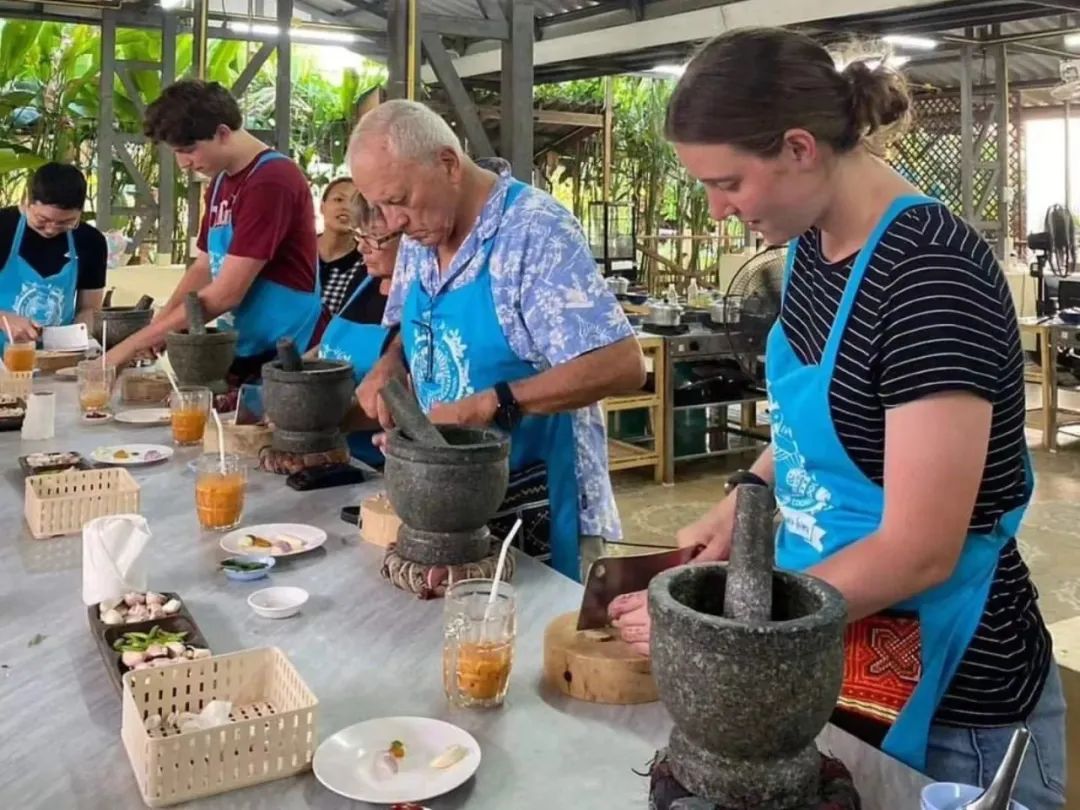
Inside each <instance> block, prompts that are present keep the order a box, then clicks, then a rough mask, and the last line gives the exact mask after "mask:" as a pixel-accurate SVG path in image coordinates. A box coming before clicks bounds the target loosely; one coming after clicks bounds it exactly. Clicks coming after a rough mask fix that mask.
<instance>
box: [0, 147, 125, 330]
mask: <svg viewBox="0 0 1080 810" xmlns="http://www.w3.org/2000/svg"><path fill="white" fill-rule="evenodd" d="M85 202H86V178H85V177H83V174H82V172H81V171H79V170H78V169H77V168H75V167H74V166H67V165H64V164H61V163H46V164H45V165H44V166H42V167H41V168H39V169H38V170H37V171H36V172H34V176H33V177H32V178H31V179H30V184H29V188H28V189H27V201H26V204H25V205H24V206H23V207H22V208H21V209H20V208H16V207H14V206H12V207H10V208H3V209H0V256H3V257H6V261H4V264H3V266H2V267H0V314H3V316H4V318H5V319H6V320H7V325H8V327H9V328H10V330H11V337H13V338H14V339H15V340H36V339H37V338H38V336H39V334H40V332H41V328H42V327H45V326H62V325H65V324H70V323H75V322H76V321H79V322H83V323H87V324H89V323H90V321H91V319H92V318H93V315H94V311H95V310H98V309H100V308H101V299H102V294H103V290H104V287H105V270H106V262H107V259H108V252H109V251H108V247H107V246H106V243H105V237H104V236H103V235H102V233H101V231H99V230H98V229H97V228H95V227H94V226H92V225H87V224H86V223H84V222H83V221H82V210H83V204H84V203H85ZM7 337H8V335H7V331H6V330H4V331H3V332H0V348H2V347H3V344H4V342H5V341H6V340H7Z"/></svg>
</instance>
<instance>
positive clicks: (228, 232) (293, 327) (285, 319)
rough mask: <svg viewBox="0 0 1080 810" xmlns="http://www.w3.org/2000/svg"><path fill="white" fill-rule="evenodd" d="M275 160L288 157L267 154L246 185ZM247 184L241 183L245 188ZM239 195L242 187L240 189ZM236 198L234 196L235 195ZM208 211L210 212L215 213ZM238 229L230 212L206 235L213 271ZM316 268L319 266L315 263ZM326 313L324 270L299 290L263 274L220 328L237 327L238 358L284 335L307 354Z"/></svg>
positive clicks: (255, 352)
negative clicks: (321, 286)
mask: <svg viewBox="0 0 1080 810" xmlns="http://www.w3.org/2000/svg"><path fill="white" fill-rule="evenodd" d="M271 160H288V158H287V157H285V155H282V154H280V153H278V152H265V153H264V154H263V155H262V157H260V158H259V159H258V161H256V163H255V165H254V166H253V167H252V168H251V171H250V172H249V173H248V176H247V177H246V178H245V179H244V182H245V183H246V182H247V181H248V180H249V179H251V175H253V174H255V172H257V171H258V170H259V167H260V166H263V165H264V164H266V163H269V162H270V161H271ZM224 177H225V173H224V172H222V173H221V174H219V175H218V176H217V178H216V179H215V180H214V190H213V193H212V194H211V195H210V212H212V211H213V210H214V206H215V205H217V197H218V190H219V189H220V187H221V181H222V179H223V178H224ZM241 188H242V186H241ZM237 195H239V191H238V192H237ZM234 199H235V197H234ZM210 212H208V214H207V215H208V216H209V215H210ZM232 238H233V227H232V216H231V211H230V217H229V221H228V222H226V223H224V224H220V225H214V226H212V227H211V228H210V230H209V232H208V233H207V237H206V248H207V253H208V254H209V255H210V275H211V277H213V278H217V276H218V273H220V272H221V266H222V264H223V263H224V262H225V256H226V255H227V254H228V253H229V246H230V245H231V244H232ZM312 269H313V271H314V266H313V268H312ZM321 313H322V296H321V294H320V292H319V274H318V272H315V284H314V289H312V290H310V291H307V292H305V291H303V290H294V289H291V288H289V287H286V286H284V285H282V284H278V283H277V282H276V281H271V280H270V279H266V278H263V277H262V276H261V275H260V276H259V277H258V278H256V279H255V281H254V282H252V284H251V286H250V287H249V288H248V291H247V294H246V295H245V296H244V300H243V301H241V302H240V305H239V306H238V307H236V309H234V310H233V311H232V312H231V313H226V314H224V315H221V316H220V317H219V318H218V326H219V327H221V328H224V329H235V330H236V332H237V333H238V334H237V341H236V355H237V357H257V356H258V355H261V354H266V353H267V352H272V351H274V350H275V349H276V348H277V342H278V340H279V339H280V338H283V337H289V338H292V340H293V342H294V343H295V344H296V348H297V349H298V350H299V351H300V352H301V353H303V352H304V351H306V350H307V348H308V347H309V346H310V345H311V339H312V337H313V336H314V334H315V327H316V326H317V325H318V322H319V316H320V314H321Z"/></svg>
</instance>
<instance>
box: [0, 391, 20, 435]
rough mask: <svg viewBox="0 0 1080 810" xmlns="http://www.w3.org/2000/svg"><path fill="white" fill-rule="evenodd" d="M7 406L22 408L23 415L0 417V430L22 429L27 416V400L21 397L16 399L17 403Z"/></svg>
mask: <svg viewBox="0 0 1080 810" xmlns="http://www.w3.org/2000/svg"><path fill="white" fill-rule="evenodd" d="M5 407H15V408H22V409H23V415H22V416H5V417H0V431H6V430H22V426H23V420H24V419H25V418H26V400H24V399H23V398H22V397H19V398H17V399H16V400H15V404H14V405H11V406H5Z"/></svg>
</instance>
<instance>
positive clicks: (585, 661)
mask: <svg viewBox="0 0 1080 810" xmlns="http://www.w3.org/2000/svg"><path fill="white" fill-rule="evenodd" d="M577 621H578V614H577V612H576V611H575V612H573V613H564V614H563V615H562V616H559V617H558V618H556V619H554V620H553V621H552V622H551V624H549V625H548V626H547V630H545V631H544V680H546V681H547V682H548V684H550V685H551V686H553V687H555V688H557V689H558V690H559V691H561V692H563V693H565V694H567V695H569V696H570V697H572V698H577V699H578V700H587V701H589V702H590V703H615V704H619V705H628V704H631V703H651V702H652V701H654V700H657V699H658V696H657V694H656V683H655V682H654V681H653V677H652V666H651V662H650V661H649V659H648V658H646V657H644V656H642V655H638V654H637V653H636V652H634V651H633V650H632V649H630V646H629V645H628V644H626V642H624V641H622V640H621V639H620V638H619V637H618V634H617V632H616V631H615V630H613V629H611V628H608V629H606V630H581V631H579V630H578V629H577Z"/></svg>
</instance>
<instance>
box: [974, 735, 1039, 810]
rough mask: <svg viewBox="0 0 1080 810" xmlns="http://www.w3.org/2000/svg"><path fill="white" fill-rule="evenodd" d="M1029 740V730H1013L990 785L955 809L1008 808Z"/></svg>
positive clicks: (988, 809)
mask: <svg viewBox="0 0 1080 810" xmlns="http://www.w3.org/2000/svg"><path fill="white" fill-rule="evenodd" d="M1030 742H1031V732H1030V731H1028V730H1027V729H1026V728H1018V729H1017V730H1016V731H1014V732H1013V736H1012V740H1010V741H1009V750H1008V751H1006V752H1005V757H1004V759H1002V760H1001V764H1000V765H999V766H998V769H997V773H995V774H994V781H992V782H991V783H990V787H988V788H987V789H986V790H985V791H983V793H982V795H981V796H977V797H976V798H974V799H972V800H971V801H970V802H968V803H967V804H963V805H960V807H958V808H957V809H956V810H1009V806H1010V803H1011V802H1012V794H1013V790H1014V789H1015V788H1016V780H1017V779H1018V778H1019V776H1020V766H1021V765H1022V764H1023V762H1024V754H1026V753H1027V748H1028V743H1030Z"/></svg>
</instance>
